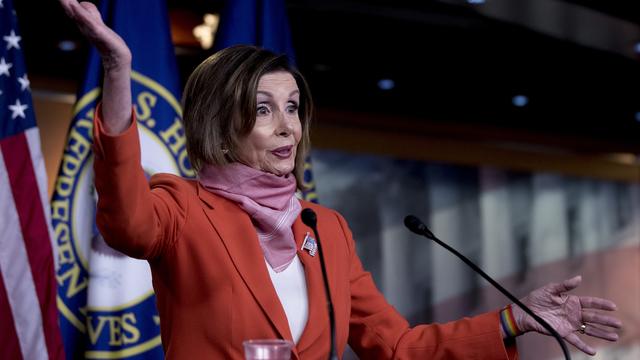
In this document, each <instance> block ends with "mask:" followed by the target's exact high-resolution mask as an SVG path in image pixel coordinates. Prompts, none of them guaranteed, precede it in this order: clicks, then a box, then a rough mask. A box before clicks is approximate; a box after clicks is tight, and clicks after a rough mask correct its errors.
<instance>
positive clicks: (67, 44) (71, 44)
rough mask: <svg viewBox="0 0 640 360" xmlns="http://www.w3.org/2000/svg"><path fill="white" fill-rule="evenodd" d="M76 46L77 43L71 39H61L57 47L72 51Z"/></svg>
mask: <svg viewBox="0 0 640 360" xmlns="http://www.w3.org/2000/svg"><path fill="white" fill-rule="evenodd" d="M76 48H78V45H76V42H75V41H72V40H62V41H60V42H59V43H58V49H60V50H62V51H73V50H75V49H76Z"/></svg>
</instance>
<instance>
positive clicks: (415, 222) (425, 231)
mask: <svg viewBox="0 0 640 360" xmlns="http://www.w3.org/2000/svg"><path fill="white" fill-rule="evenodd" d="M404 226H406V227H407V229H409V230H411V231H412V232H414V233H416V234H418V235H425V236H426V237H428V238H430V239H433V238H434V237H435V236H434V235H433V233H432V232H431V231H430V230H429V228H427V225H425V224H424V223H423V222H422V221H421V220H420V219H418V218H417V217H416V216H414V215H407V216H406V217H405V218H404Z"/></svg>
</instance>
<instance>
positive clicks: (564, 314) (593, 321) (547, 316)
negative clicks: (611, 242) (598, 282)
mask: <svg viewBox="0 0 640 360" xmlns="http://www.w3.org/2000/svg"><path fill="white" fill-rule="evenodd" d="M580 282H582V277H580V276H576V277H574V278H571V279H568V280H565V281H563V282H562V283H557V284H556V283H551V284H548V285H545V286H543V287H541V288H539V289H536V290H534V291H532V292H531V293H530V294H529V295H527V297H525V298H524V299H522V303H523V304H525V305H527V306H528V307H529V308H530V309H531V310H533V312H534V313H536V315H538V316H540V317H541V318H543V319H544V320H545V321H547V322H548V323H549V325H551V327H553V328H554V329H555V330H556V331H557V332H558V334H560V336H562V337H563V338H564V339H565V340H566V341H567V342H568V343H570V344H572V345H573V346H575V347H576V348H578V349H580V350H581V351H583V352H585V353H587V354H589V355H594V354H595V353H596V352H595V350H594V349H593V348H592V347H591V346H589V345H587V344H586V343H585V342H584V341H583V339H581V337H580V336H579V335H589V336H593V337H596V338H600V339H604V340H609V341H616V340H618V334H617V333H616V331H615V330H616V329H619V328H620V327H622V323H621V322H620V320H618V319H617V318H615V317H613V316H610V315H607V314H606V313H603V311H614V310H615V309H616V305H615V304H614V303H613V302H612V301H610V300H607V299H601V298H597V297H592V296H576V295H571V294H568V293H567V292H569V291H571V290H573V289H575V288H576V287H578V285H580ZM512 310H513V316H514V317H515V321H516V324H517V326H518V328H519V329H520V330H521V331H537V332H540V333H543V334H548V332H547V331H546V330H545V329H544V328H543V327H542V326H541V325H540V324H538V323H537V322H536V321H535V320H534V319H533V318H531V317H530V316H529V315H527V314H526V313H525V312H524V311H522V310H521V309H520V308H519V307H518V306H517V305H512Z"/></svg>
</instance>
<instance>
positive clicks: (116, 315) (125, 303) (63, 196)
mask: <svg viewBox="0 0 640 360" xmlns="http://www.w3.org/2000/svg"><path fill="white" fill-rule="evenodd" d="M132 90H133V92H132V93H133V103H134V110H135V112H136V118H137V126H138V130H139V134H140V145H141V160H142V168H143V169H144V171H145V174H146V176H147V178H149V177H150V176H151V175H153V174H155V173H158V172H164V173H172V174H178V175H182V176H187V177H189V176H193V175H194V172H193V170H192V168H191V166H190V165H189V162H188V158H187V153H186V144H185V139H184V131H183V129H182V123H181V121H180V118H181V111H180V106H179V103H178V101H177V100H176V98H175V96H173V95H172V93H171V92H170V91H168V90H167V89H165V88H164V87H163V86H161V85H160V84H159V83H157V82H155V81H154V80H152V79H150V78H148V77H146V76H144V75H142V74H140V73H137V72H135V71H134V72H133V73H132ZM99 96H100V89H99V88H95V89H93V90H91V91H89V92H87V93H86V94H85V95H84V96H83V97H82V98H80V100H79V101H78V102H77V103H76V106H75V109H74V119H73V122H72V124H73V125H72V127H71V129H70V131H69V135H68V139H67V146H66V148H65V152H64V155H63V159H62V164H61V167H60V171H59V175H58V179H57V181H56V188H55V192H54V196H53V199H52V205H51V206H52V221H53V227H54V233H55V235H56V239H57V243H58V248H59V259H60V267H59V270H58V274H57V280H58V286H59V290H58V307H59V309H60V312H61V314H62V316H63V318H64V320H65V321H66V322H67V325H68V326H67V327H68V328H71V329H73V330H74V331H75V332H77V337H78V340H77V343H78V344H81V343H84V344H85V345H84V354H82V355H83V356H84V357H85V358H102V359H104V358H114V357H118V358H120V357H124V356H127V357H131V356H136V355H139V354H143V353H147V352H148V351H160V352H161V348H160V346H159V345H160V328H159V318H158V315H157V310H156V304H155V296H154V294H153V288H152V283H151V272H150V269H149V265H148V263H147V262H146V261H144V260H138V259H133V258H130V257H128V256H126V255H124V254H122V253H120V252H118V251H117V250H114V249H112V248H110V247H109V246H108V245H107V244H106V243H105V242H104V239H103V238H102V236H101V235H100V233H99V231H98V229H97V227H96V225H95V208H96V200H97V195H96V192H95V189H94V186H93V176H94V175H93V155H92V149H91V145H92V129H93V115H94V111H95V106H96V103H97V100H98V98H99ZM64 327H65V326H64V325H63V331H65V329H64ZM65 335H66V336H68V335H69V334H65ZM72 342H73V341H72Z"/></svg>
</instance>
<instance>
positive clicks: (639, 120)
mask: <svg viewBox="0 0 640 360" xmlns="http://www.w3.org/2000/svg"><path fill="white" fill-rule="evenodd" d="M636 121H637V122H640V111H638V112H637V113H636Z"/></svg>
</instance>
